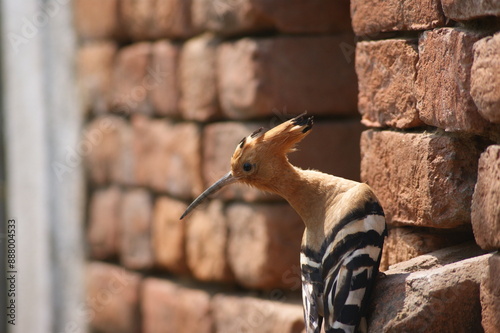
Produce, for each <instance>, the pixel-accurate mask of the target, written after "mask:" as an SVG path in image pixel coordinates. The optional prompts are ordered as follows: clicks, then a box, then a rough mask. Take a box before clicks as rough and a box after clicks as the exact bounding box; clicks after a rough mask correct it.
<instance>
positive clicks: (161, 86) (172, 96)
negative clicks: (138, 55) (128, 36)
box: [144, 40, 181, 117]
mask: <svg viewBox="0 0 500 333" xmlns="http://www.w3.org/2000/svg"><path fill="white" fill-rule="evenodd" d="M180 49H181V48H180V46H179V45H178V44H175V43H172V42H171V41H168V40H161V41H158V42H156V43H154V44H153V48H152V59H151V66H150V67H149V68H148V74H149V75H150V79H149V80H145V81H144V82H145V83H146V84H149V86H146V87H145V88H146V90H148V91H149V94H150V96H151V104H152V106H153V109H154V112H155V113H156V114H158V115H161V116H174V117H175V116H178V115H179V114H180V112H179V99H180V91H179V85H178V80H179V77H178V70H177V68H178V67H179V54H180ZM148 81H149V82H148Z"/></svg>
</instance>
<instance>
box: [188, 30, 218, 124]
mask: <svg viewBox="0 0 500 333" xmlns="http://www.w3.org/2000/svg"><path fill="white" fill-rule="evenodd" d="M219 43H220V42H219V39H218V38H216V37H213V36H211V35H207V34H205V35H201V36H199V37H196V38H192V39H190V40H188V41H187V42H186V43H185V44H184V46H183V48H182V51H181V55H180V68H179V71H180V74H179V77H180V82H179V84H180V86H181V91H182V97H181V101H180V108H181V110H182V116H183V117H184V118H186V119H192V120H197V121H207V120H210V119H214V118H218V117H220V107H219V101H218V95H217V70H216V50H217V46H218V45H219Z"/></svg>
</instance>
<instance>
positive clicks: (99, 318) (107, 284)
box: [84, 262, 141, 333]
mask: <svg viewBox="0 0 500 333" xmlns="http://www.w3.org/2000/svg"><path fill="white" fill-rule="evenodd" d="M86 274H87V297H86V302H85V307H84V310H85V315H86V318H88V320H89V322H90V325H89V326H90V328H91V329H92V331H93V332H94V331H95V332H103V333H114V332H123V333H127V332H130V333H135V332H138V331H139V329H140V317H139V287H140V282H141V276H140V275H139V274H137V273H132V272H129V271H127V270H125V269H123V268H121V267H118V266H114V265H109V264H104V263H99V262H91V263H90V264H88V266H87V273H86Z"/></svg>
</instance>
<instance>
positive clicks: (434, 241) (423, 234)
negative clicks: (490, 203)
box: [380, 227, 473, 271]
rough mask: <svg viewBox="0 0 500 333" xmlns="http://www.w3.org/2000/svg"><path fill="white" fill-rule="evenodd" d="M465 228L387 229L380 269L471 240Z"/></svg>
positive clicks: (471, 237) (383, 269)
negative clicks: (387, 233) (443, 229)
mask: <svg viewBox="0 0 500 333" xmlns="http://www.w3.org/2000/svg"><path fill="white" fill-rule="evenodd" d="M472 239H473V236H472V234H471V233H470V231H467V230H460V229H459V230H446V231H441V230H439V229H430V228H421V227H396V228H391V229H390V230H389V236H388V237H387V238H386V240H385V242H384V249H383V251H382V260H381V262H380V270H382V271H385V270H387V269H388V268H389V266H391V265H394V264H396V263H398V262H402V261H406V260H410V259H412V258H415V257H417V256H420V255H423V254H426V253H429V252H433V251H436V250H439V249H443V248H446V247H449V246H452V245H456V244H460V243H463V242H465V241H468V240H472Z"/></svg>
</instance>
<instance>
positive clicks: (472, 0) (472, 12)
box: [441, 0, 500, 21]
mask: <svg viewBox="0 0 500 333" xmlns="http://www.w3.org/2000/svg"><path fill="white" fill-rule="evenodd" d="M441 5H442V6H443V12H444V14H445V15H446V17H448V18H451V19H452V20H455V21H462V20H471V19H475V18H479V17H485V16H500V3H499V2H498V1H495V0H441Z"/></svg>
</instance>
